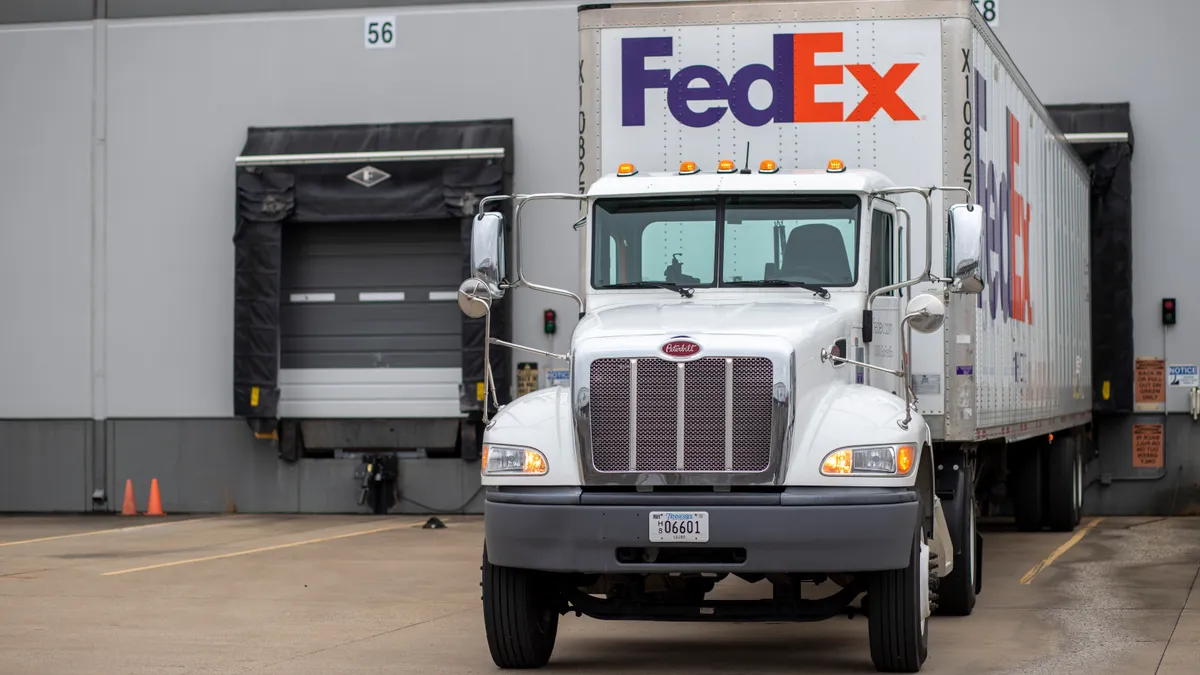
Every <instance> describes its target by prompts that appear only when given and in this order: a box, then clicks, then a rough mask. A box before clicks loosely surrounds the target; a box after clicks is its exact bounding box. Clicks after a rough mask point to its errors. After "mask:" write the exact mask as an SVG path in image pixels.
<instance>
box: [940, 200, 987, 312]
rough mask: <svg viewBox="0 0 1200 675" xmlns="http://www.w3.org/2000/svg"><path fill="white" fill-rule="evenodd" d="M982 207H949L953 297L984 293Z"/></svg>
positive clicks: (966, 205) (962, 205) (963, 205)
mask: <svg viewBox="0 0 1200 675" xmlns="http://www.w3.org/2000/svg"><path fill="white" fill-rule="evenodd" d="M984 232H985V231H984V220H983V207H981V206H979V205H978V204H955V205H954V206H951V207H950V270H949V271H950V275H951V277H953V279H954V283H953V285H951V287H950V290H951V291H952V292H954V293H972V294H977V293H982V292H983V255H984V250H985V246H984Z"/></svg>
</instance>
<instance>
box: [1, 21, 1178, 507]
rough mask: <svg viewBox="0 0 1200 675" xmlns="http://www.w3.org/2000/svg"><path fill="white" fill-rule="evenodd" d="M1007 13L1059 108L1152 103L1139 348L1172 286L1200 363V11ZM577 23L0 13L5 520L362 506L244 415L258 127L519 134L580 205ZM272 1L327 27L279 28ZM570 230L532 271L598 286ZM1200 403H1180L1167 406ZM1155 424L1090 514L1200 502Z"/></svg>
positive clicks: (465, 490) (1002, 29)
mask: <svg viewBox="0 0 1200 675" xmlns="http://www.w3.org/2000/svg"><path fill="white" fill-rule="evenodd" d="M998 4H999V7H1000V11H1001V14H1000V20H999V23H998V24H997V25H996V26H995V30H996V32H997V34H998V35H999V36H1000V37H1001V39H1002V40H1003V42H1004V43H1005V45H1006V47H1007V48H1008V50H1009V52H1010V53H1011V54H1012V55H1013V57H1014V59H1015V61H1016V63H1017V64H1018V67H1020V68H1021V70H1022V72H1023V73H1024V75H1025V76H1026V78H1027V79H1028V80H1029V81H1030V83H1031V84H1032V85H1033V87H1034V89H1035V90H1036V91H1037V92H1038V94H1039V96H1040V97H1041V98H1042V99H1043V100H1044V101H1045V102H1047V103H1077V102H1087V101H1129V102H1130V103H1131V104H1132V114H1133V121H1134V125H1135V133H1136V137H1137V147H1136V150H1135V154H1134V159H1133V162H1134V164H1133V176H1134V195H1133V209H1134V256H1135V259H1134V295H1135V298H1136V300H1135V317H1134V318H1135V339H1136V347H1137V353H1138V354H1142V355H1162V354H1163V353H1164V335H1163V333H1162V332H1161V327H1160V326H1159V322H1158V303H1159V299H1160V298H1161V297H1162V296H1164V295H1166V296H1173V297H1176V298H1178V300H1179V303H1180V308H1181V309H1180V312H1179V324H1178V325H1177V326H1175V327H1174V328H1172V329H1170V330H1169V331H1168V332H1167V334H1166V336H1165V353H1166V355H1167V357H1168V358H1169V360H1170V361H1171V362H1176V363H1180V362H1182V363H1197V362H1200V331H1198V330H1197V328H1198V327H1200V319H1198V318H1197V317H1198V316H1200V311H1197V312H1193V311H1192V309H1191V308H1196V307H1200V295H1198V294H1197V293H1195V292H1192V291H1191V289H1190V286H1189V285H1187V284H1186V282H1185V280H1186V278H1187V277H1186V276H1185V275H1184V274H1183V270H1188V269H1190V267H1191V259H1190V258H1191V251H1195V250H1200V246H1197V244H1200V231H1196V230H1195V228H1191V227H1189V223H1188V222H1187V221H1186V219H1181V218H1180V217H1179V216H1178V215H1176V214H1177V213H1178V212H1179V209H1178V208H1177V206H1176V204H1177V203H1178V202H1179V197H1180V196H1182V195H1187V194H1188V188H1189V187H1190V182H1191V180H1192V173H1193V172H1192V171H1191V163H1192V158H1193V157H1196V156H1198V155H1200V153H1197V150H1200V147H1196V146H1197V145H1200V139H1197V137H1196V136H1195V135H1194V134H1192V133H1191V129H1192V126H1193V125H1192V124H1191V120H1190V115H1191V111H1193V110H1195V109H1197V107H1198V106H1197V104H1200V100H1197V99H1200V85H1197V84H1196V83H1195V82H1194V81H1192V80H1188V79H1187V78H1185V77H1181V76H1180V75H1178V73H1179V72H1186V67H1187V64H1190V63H1192V62H1194V61H1196V60H1197V57H1198V56H1200V46H1198V45H1197V43H1196V41H1195V40H1193V39H1191V35H1190V32H1191V29H1190V26H1192V25H1194V24H1195V23H1196V21H1195V20H1196V19H1197V18H1200V5H1196V3H1179V2H1175V1H1173V0H1153V1H1149V2H1140V3H1128V2H1123V1H1122V0H1056V1H1055V2H1053V3H1046V2H1041V1H1039V0H1002V1H1001V2H1000V3H998ZM575 6H576V3H575V2H561V1H559V0H546V1H535V2H522V3H515V2H513V3H509V2H502V1H498V2H480V3H475V4H465V3H460V2H455V1H454V0H436V1H435V2H424V3H423V4H421V5H418V4H416V3H415V2H411V1H407V0H393V1H390V2H389V1H387V0H245V1H242V0H179V1H177V2H172V3H162V2H157V1H154V0H42V1H41V2H37V3H32V2H16V3H13V2H9V3H3V4H0V283H3V288H4V289H5V290H6V292H5V293H4V294H0V320H3V328H2V329H0V510H26V509H36V510H79V509H81V508H91V507H92V506H93V505H92V502H91V495H92V492H93V490H94V489H96V488H102V489H104V490H105V492H106V495H107V496H108V498H109V502H108V506H107V507H106V506H103V505H101V506H99V507H98V508H108V507H111V506H113V505H114V504H115V505H116V506H117V507H118V508H119V501H120V494H119V493H120V490H121V489H122V487H123V484H124V480H125V478H127V477H128V478H134V479H135V480H136V481H137V488H138V491H139V493H138V494H139V500H140V501H144V499H145V493H146V489H147V487H148V480H149V477H151V476H157V477H159V478H160V479H162V480H163V481H164V499H165V500H166V503H165V506H166V508H167V509H168V510H171V509H175V510H180V509H185V510H192V509H212V508H222V507H224V506H226V505H227V502H231V503H234V504H236V505H237V506H238V507H239V508H243V509H251V510H292V509H296V510H329V509H335V510H340V509H345V510H357V506H356V505H355V504H354V503H353V496H354V494H353V489H352V488H353V485H352V481H351V479H350V477H349V475H350V474H349V472H350V471H351V470H352V464H353V462H352V461H351V460H329V461H328V462H319V463H318V462H301V463H299V464H296V465H285V464H282V463H281V462H279V460H278V459H276V458H275V454H274V450H273V448H272V447H271V445H270V443H268V442H263V441H255V440H254V439H253V438H252V437H251V436H250V435H249V434H248V432H247V429H246V427H245V425H244V424H243V423H242V422H240V421H239V420H235V419H232V418H231V417H230V415H231V412H232V411H231V401H230V391H231V356H232V355H231V343H232V297H233V295H232V278H233V274H232V260H233V257H232V243H231V241H230V238H231V236H232V226H233V222H232V205H233V186H232V180H233V167H232V160H233V157H234V156H235V155H236V154H237V152H238V150H239V149H240V147H241V144H242V141H243V139H244V133H245V127H246V126H250V125H267V124H270V125H282V124H314V123H337V122H371V121H384V122H403V121H417V120H432V119H467V118H479V117H512V118H513V119H514V120H515V133H516V154H517V157H516V186H515V187H516V189H517V190H518V191H559V190H561V191H568V192H570V191H573V190H574V189H575V187H574V182H573V180H572V178H573V169H574V166H575V158H574V155H573V150H574V147H573V145H572V143H573V141H574V138H575V122H576V120H575V113H576V77H577V72H576V56H575V53H576V49H577V46H576V44H577V43H576V33H575ZM344 7H368V8H369V7H376V8H378V7H388V9H386V13H387V14H392V13H395V14H396V16H397V19H398V21H399V23H400V25H401V27H402V28H401V31H400V33H399V34H400V36H401V39H400V40H399V45H398V46H397V48H396V49H391V50H365V49H363V44H362V17H363V16H365V15H367V14H374V13H380V12H381V11H382V10H378V9H367V10H349V9H339V8H344ZM274 9H304V10H316V11H303V12H301V11H296V12H281V11H263V10H274ZM488 39H491V40H494V42H492V43H487V42H486V41H487V40H488ZM489 44H490V46H489ZM1181 68H1183V69H1184V70H1183V71H1181V70H1180V69H1181ZM1193 79H1194V78H1193ZM574 220H575V212H574V209H573V208H571V207H569V206H565V205H564V206H550V205H546V204H536V205H534V206H532V207H531V208H530V210H529V213H528V220H527V221H526V230H525V233H526V235H527V239H526V242H525V243H526V248H525V249H524V251H523V252H524V253H525V255H524V256H523V259H524V266H525V270H526V273H527V275H528V276H529V277H530V278H531V279H533V280H534V281H537V282H539V283H543V284H548V285H555V286H561V287H565V288H570V289H575V288H576V287H577V276H576V275H577V270H576V269H574V266H573V261H574V260H575V257H574V254H573V253H566V255H565V257H566V259H567V262H566V263H565V264H564V263H563V262H562V259H563V257H564V252H572V251H574V247H575V241H576V240H575V235H574V233H573V232H572V230H571V228H570V225H571V223H572V222H573V221H574ZM1094 272H1095V273H1103V270H1095V271H1094ZM506 302H512V303H513V305H514V307H513V309H514V331H515V338H516V340H517V341H518V342H523V343H526V344H532V345H535V346H547V341H546V338H545V336H543V335H542V333H541V318H540V316H541V311H542V309H544V308H546V307H553V308H555V309H556V310H557V312H558V317H559V335H558V336H557V338H556V342H555V344H553V345H552V346H553V347H554V348H559V349H561V347H562V346H563V345H564V344H565V341H566V339H567V336H568V335H569V334H570V331H571V330H572V329H573V327H574V324H575V321H574V319H573V316H574V308H573V305H572V304H571V303H570V302H569V301H567V300H565V299H562V298H557V297H553V296H548V295H544V294H535V293H529V292H526V291H523V290H522V291H518V292H517V293H516V294H514V296H513V297H512V298H511V300H506ZM518 360H525V358H524V356H522V357H521V358H520V359H518ZM541 363H542V365H543V366H545V364H546V362H545V360H541ZM1186 404H1187V401H1186V395H1185V394H1184V393H1183V392H1182V391H1173V392H1172V398H1171V401H1170V409H1171V410H1173V411H1180V410H1183V409H1185V408H1186ZM93 419H94V420H101V421H100V422H97V423H93V422H91V421H90V420H93ZM1132 421H1133V420H1131V419H1126V420H1120V421H1118V422H1116V423H1114V424H1112V425H1106V426H1105V427H1104V428H1103V435H1102V438H1101V445H1102V446H1103V447H1104V450H1105V455H1104V458H1103V461H1102V462H1101V463H1100V464H1097V465H1095V466H1093V467H1092V470H1091V473H1090V475H1089V477H1090V478H1095V479H1096V480H1097V481H1101V479H1102V478H1104V477H1105V475H1106V474H1107V477H1108V478H1112V479H1113V482H1112V483H1111V485H1109V486H1104V485H1102V484H1099V483H1098V484H1097V485H1095V486H1093V487H1092V489H1091V490H1090V491H1089V495H1088V506H1089V509H1091V510H1094V511H1104V512H1120V511H1123V510H1130V509H1132V510H1137V509H1139V508H1141V507H1143V506H1145V505H1156V506H1161V505H1164V504H1165V505H1166V506H1167V507H1169V506H1171V505H1174V507H1175V508H1176V509H1177V510H1178V509H1182V508H1184V506H1185V505H1187V504H1189V503H1192V504H1200V487H1197V486H1198V485H1200V479H1198V477H1197V474H1198V473H1200V461H1197V459H1195V458H1196V456H1197V454H1198V453H1197V452H1196V447H1197V437H1196V429H1197V427H1196V424H1197V423H1196V422H1193V421H1192V419H1191V417H1190V416H1186V415H1181V414H1175V415H1173V416H1172V419H1171V421H1170V424H1169V426H1168V431H1167V435H1166V437H1167V465H1168V466H1167V467H1166V469H1165V470H1164V471H1163V472H1155V471H1153V470H1142V473H1143V474H1148V476H1147V478H1148V480H1144V481H1140V482H1126V481H1123V480H1121V479H1123V478H1126V477H1135V476H1136V474H1137V472H1135V471H1134V470H1133V469H1132V466H1131V463H1130V462H1129V458H1130V454H1131V453H1130V450H1129V448H1130V445H1131V433H1132V432H1131V425H1132ZM405 467H406V469H405V470H406V479H405V486H406V488H408V489H411V490H422V489H423V490H426V491H427V492H428V494H421V493H420V492H414V493H410V496H412V498H413V499H415V500H417V501H421V502H424V503H425V504H429V505H434V506H438V507H441V508H448V507H452V506H458V505H459V504H460V503H462V501H465V500H467V499H469V498H471V497H472V496H473V495H474V494H475V489H476V486H477V484H478V475H477V467H476V466H474V465H465V464H463V463H461V462H458V461H457V460H448V461H447V460H439V461H432V460H412V461H410V462H406V464H405ZM443 474H444V475H443ZM421 476H426V477H429V476H441V478H439V479H438V480H436V481H433V482H432V483H431V482H423V481H421V480H420V478H419V477H421ZM185 477H186V478H185ZM414 477H416V478H414ZM342 481H344V483H343V482H342ZM456 481H457V482H456ZM431 485H432V486H434V487H432V488H431V487H430V486H431ZM455 485H457V487H453V486H455ZM442 486H450V487H446V488H445V489H442ZM1189 491H1190V492H1189ZM1189 495H1190V496H1189ZM1168 496H1169V499H1168ZM438 500H440V501H438ZM435 501H436V503H435ZM405 508H412V509H415V508H417V507H415V506H413V505H411V504H409V505H407V506H406V507H405ZM1164 508H1165V507H1164Z"/></svg>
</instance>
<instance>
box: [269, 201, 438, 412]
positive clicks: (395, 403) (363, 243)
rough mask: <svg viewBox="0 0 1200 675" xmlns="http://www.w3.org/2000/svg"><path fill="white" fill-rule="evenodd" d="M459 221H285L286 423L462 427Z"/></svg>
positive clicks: (283, 407)
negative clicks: (423, 422)
mask: <svg viewBox="0 0 1200 675" xmlns="http://www.w3.org/2000/svg"><path fill="white" fill-rule="evenodd" d="M461 268H462V241H461V234H460V225H459V222H458V221H457V220H449V219H442V220H427V221H408V222H359V223H285V224H284V226H283V253H282V266H281V275H282V280H281V284H280V286H281V291H282V292H281V294H280V366H281V370H280V384H281V392H280V395H281V397H280V406H279V407H280V416H282V417H287V418H311V417H335V418H341V417H385V418H405V417H457V416H459V415H460V411H459V387H458V384H459V382H461V381H462V314H461V312H459V309H458V305H457V303H456V289H457V288H458V284H459V283H460V282H461V278H460V277H461V276H462V272H461Z"/></svg>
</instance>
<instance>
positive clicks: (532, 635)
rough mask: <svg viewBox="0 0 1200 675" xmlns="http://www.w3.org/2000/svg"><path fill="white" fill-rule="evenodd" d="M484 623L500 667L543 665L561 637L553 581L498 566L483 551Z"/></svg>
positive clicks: (514, 667)
mask: <svg viewBox="0 0 1200 675" xmlns="http://www.w3.org/2000/svg"><path fill="white" fill-rule="evenodd" d="M482 570H483V581H482V586H483V623H484V630H485V632H486V633H487V643H488V649H489V650H490V651H491V653H492V661H493V662H494V663H495V664H496V665H497V666H499V667H500V668H511V669H529V668H541V667H542V666H544V665H546V664H547V663H549V662H550V654H551V653H553V652H554V642H555V638H556V637H557V636H558V611H557V610H556V609H555V608H554V604H553V597H552V595H551V593H550V592H548V589H551V588H552V587H553V584H552V583H547V580H546V579H544V578H542V577H544V576H546V575H545V574H544V573H539V572H536V571H533V570H523V569H516V568H512V567H499V566H497V565H493V564H491V563H490V562H488V559H487V547H486V546H485V547H484V551H483V566H482Z"/></svg>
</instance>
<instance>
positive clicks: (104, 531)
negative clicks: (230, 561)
mask: <svg viewBox="0 0 1200 675" xmlns="http://www.w3.org/2000/svg"><path fill="white" fill-rule="evenodd" d="M197 520H209V519H208V518H188V519H186V520H171V521H167V522H165V523H149V524H146V525H132V526H130V527H108V528H104V529H100V530H88V531H87V532H72V533H71V534H57V535H54V536H53V537H38V538H37V539H21V540H19V541H0V548H3V547H5V546H18V545H20V544H36V543H38V542H43V541H55V540H58V539H76V538H78V537H90V536H92V535H94V534H111V533H113V532H128V531H130V530H145V529H149V528H151V527H163V526H164V525H178V524H179V523H190V522H193V521H197Z"/></svg>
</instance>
